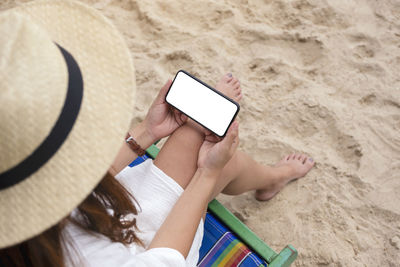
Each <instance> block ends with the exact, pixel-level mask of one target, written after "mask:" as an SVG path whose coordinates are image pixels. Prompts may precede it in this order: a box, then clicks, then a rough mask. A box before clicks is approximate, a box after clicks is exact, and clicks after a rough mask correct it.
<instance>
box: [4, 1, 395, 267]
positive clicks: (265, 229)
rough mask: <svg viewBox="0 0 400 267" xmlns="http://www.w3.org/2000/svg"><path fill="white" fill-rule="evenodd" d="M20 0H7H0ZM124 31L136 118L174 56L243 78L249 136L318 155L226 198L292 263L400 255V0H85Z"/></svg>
mask: <svg viewBox="0 0 400 267" xmlns="http://www.w3.org/2000/svg"><path fill="white" fill-rule="evenodd" d="M21 2H25V1H9V0H5V1H4V0H3V1H1V3H0V9H6V8H9V7H11V6H14V5H16V4H18V3H21ZM83 2H85V3H88V4H89V5H91V6H93V7H95V8H97V9H98V10H100V11H101V12H103V13H104V14H105V15H106V16H107V17H109V18H110V19H111V20H112V21H113V22H114V23H115V24H116V25H117V27H118V28H119V29H120V30H121V31H122V32H123V34H124V36H125V38H126V40H127V42H128V44H129V48H130V51H131V52H132V56H133V58H134V62H135V67H136V78H137V87H138V92H139V93H138V96H137V102H136V103H137V104H136V107H135V111H134V116H135V118H134V120H135V121H138V120H141V119H143V118H144V115H145V112H146V110H147V108H148V107H149V105H150V103H151V101H152V100H153V98H154V96H155V95H156V93H157V92H158V90H159V88H161V86H162V85H163V84H164V83H165V81H166V80H167V79H168V78H173V76H174V74H175V73H176V71H177V70H179V69H185V70H187V71H189V72H191V73H193V74H194V75H196V76H197V77H199V78H200V79H202V80H203V81H205V82H207V83H209V84H215V83H216V81H217V80H218V79H219V77H220V76H221V75H222V74H224V73H226V72H232V73H233V74H234V75H235V76H237V77H238V78H239V79H240V81H241V85H242V88H243V93H244V98H243V100H242V103H241V112H240V116H239V117H240V138H241V144H240V149H241V150H244V151H246V152H248V153H250V154H252V155H253V157H255V158H256V159H257V160H258V161H259V162H261V163H264V164H273V163H275V162H276V161H278V160H279V159H280V158H282V157H283V156H284V155H286V154H288V153H291V152H295V151H299V152H304V153H307V154H309V155H311V156H312V157H313V158H314V159H315V161H316V162H317V165H316V167H314V169H313V170H312V171H311V172H310V173H309V174H308V175H307V176H306V177H305V178H303V179H300V180H298V181H295V182H292V183H290V184H289V185H288V186H287V187H286V188H285V189H284V190H283V191H282V192H280V193H279V194H278V195H277V196H276V197H275V198H273V199H272V200H270V201H268V202H258V201H256V200H255V199H254V196H253V193H248V194H245V195H241V196H236V197H230V196H220V197H218V199H219V200H220V201H221V202H222V203H224V204H225V205H226V206H227V207H228V208H229V209H230V210H231V211H233V212H234V213H235V214H236V215H237V216H238V217H239V218H240V219H241V220H243V221H244V222H245V223H246V224H247V225H248V226H249V227H250V228H251V229H252V230H253V231H254V232H255V233H257V234H258V235H259V236H260V237H261V238H262V239H263V240H265V241H266V242H267V243H268V244H269V245H270V246H271V247H272V248H273V249H274V250H276V251H280V250H281V249H282V248H283V247H284V246H285V245H287V244H289V243H290V244H292V245H294V247H296V248H297V249H298V252H299V256H298V258H297V260H296V261H295V263H294V264H293V266H400V134H399V130H400V2H399V1H395V0H385V1H374V0H358V1H354V0H353V1H350V0H346V1H345V0H332V1H327V0H320V1H317V0H315V1H314V0H309V1H307V0H293V1H288V0H285V1H273V0H265V1H246V0H240V1H211V0H206V1H161V0H156V1H150V0H141V1H130V0H121V1H112V0H99V1H95V0H85V1H83Z"/></svg>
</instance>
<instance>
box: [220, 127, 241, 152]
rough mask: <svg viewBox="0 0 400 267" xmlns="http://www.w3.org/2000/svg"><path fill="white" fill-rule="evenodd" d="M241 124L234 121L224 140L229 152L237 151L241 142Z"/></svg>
mask: <svg viewBox="0 0 400 267" xmlns="http://www.w3.org/2000/svg"><path fill="white" fill-rule="evenodd" d="M238 136H239V122H238V121H234V122H233V123H232V125H231V126H230V127H229V130H228V133H227V135H226V136H225V138H224V140H222V142H223V145H224V146H227V147H228V149H229V150H231V149H236V147H237V145H238V143H239V142H238V141H239V138H238Z"/></svg>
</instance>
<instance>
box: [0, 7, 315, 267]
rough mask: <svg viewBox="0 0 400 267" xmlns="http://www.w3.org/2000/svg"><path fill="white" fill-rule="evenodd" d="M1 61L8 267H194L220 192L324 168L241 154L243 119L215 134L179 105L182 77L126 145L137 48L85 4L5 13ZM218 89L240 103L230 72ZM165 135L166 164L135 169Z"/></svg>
mask: <svg viewBox="0 0 400 267" xmlns="http://www.w3.org/2000/svg"><path fill="white" fill-rule="evenodd" d="M0 69H1V71H0V74H2V77H1V79H0V88H1V90H2V91H1V94H2V97H1V98H0V101H1V103H0V109H1V113H0V114H1V131H0V132H1V139H0V140H1V142H0V151H1V157H2V158H1V160H0V164H1V165H0V203H1V206H0V214H1V215H0V248H1V251H0V265H1V266H54V265H56V266H63V265H67V266H69V265H76V266H82V265H83V266H186V265H189V266H193V265H195V264H196V263H197V259H198V249H199V247H200V244H201V239H202V217H203V216H204V214H205V211H206V208H207V203H208V202H209V201H210V200H211V199H212V198H214V197H215V196H216V195H217V194H218V193H219V192H223V193H227V194H240V193H243V192H245V191H249V190H256V198H257V199H258V200H268V199H270V198H272V197H273V196H274V195H275V194H276V193H277V192H279V191H280V189H282V188H283V187H284V186H285V185H286V184H287V183H288V182H289V181H290V180H293V179H295V178H299V177H302V176H304V175H305V174H306V173H307V172H308V171H309V170H310V169H311V168H312V166H313V165H314V162H313V161H312V159H311V158H308V157H307V156H305V155H302V154H292V155H289V156H287V157H285V158H284V159H282V160H281V161H280V162H279V163H277V164H276V165H275V166H274V167H268V166H262V165H260V164H258V163H256V162H255V161H254V160H252V159H251V158H250V157H249V156H248V155H246V154H244V153H242V152H239V151H236V148H237V145H238V142H239V141H238V123H237V122H235V123H233V124H232V126H231V127H230V129H229V131H228V134H227V136H226V137H225V138H224V139H223V140H217V139H216V138H215V137H213V136H212V135H210V134H209V133H208V132H207V131H204V130H203V129H202V128H201V127H200V126H198V125H197V124H196V123H194V122H192V121H190V120H188V119H187V118H186V117H185V116H183V115H182V114H180V113H179V112H177V111H174V110H172V109H171V108H170V107H169V106H168V105H167V104H166V103H165V101H164V99H165V94H166V92H167V91H168V88H169V86H170V83H171V82H170V81H168V82H167V83H166V84H165V85H164V86H163V88H162V89H161V90H160V92H159V94H158V96H157V97H156V99H155V100H154V102H153V104H152V106H151V107H150V109H149V112H148V114H147V115H146V118H145V119H144V121H143V122H142V123H140V124H139V125H137V126H135V127H133V128H131V129H130V130H129V131H128V134H127V137H126V138H127V139H126V141H125V142H123V141H124V140H123V139H122V138H123V137H124V135H125V131H126V129H128V127H127V125H128V124H129V120H130V119H129V117H130V115H131V114H130V111H129V110H130V109H131V105H132V103H131V101H132V100H131V99H133V94H132V91H134V90H132V89H135V88H134V77H133V73H134V70H133V65H132V63H131V60H130V56H129V51H128V49H127V47H126V45H125V43H124V42H123V40H122V37H121V36H120V35H119V34H118V32H117V31H116V29H115V28H114V26H112V25H111V24H110V23H109V22H108V21H107V20H106V19H105V18H104V17H103V16H102V15H101V14H99V13H98V12H96V11H95V10H93V9H91V8H89V7H86V6H84V5H82V4H79V3H76V2H70V1H54V0H53V1H35V2H33V3H29V4H25V5H21V6H19V7H18V8H17V9H15V10H11V11H7V12H4V13H3V14H1V15H0ZM132 87H133V88H132ZM216 88H217V89H218V90H220V91H222V92H223V93H225V94H226V95H228V96H230V97H231V98H233V99H235V100H236V101H239V100H240V99H241V97H242V95H241V88H240V84H239V82H238V80H237V79H236V78H234V77H232V75H230V74H228V75H225V76H223V77H222V79H221V81H220V82H219V83H218V84H217V86H216ZM166 136H170V137H169V138H168V140H167V142H166V143H165V145H164V146H163V148H162V149H161V151H160V153H159V155H158V157H157V159H156V160H154V162H153V161H151V160H148V161H146V162H144V163H142V164H140V165H139V166H137V167H134V168H129V167H126V166H127V165H128V164H129V163H130V162H132V160H134V159H135V158H136V157H137V156H138V155H139V154H141V153H142V152H143V150H144V149H146V148H147V147H148V146H150V145H151V144H152V143H153V142H154V141H156V140H158V139H160V138H163V137H166ZM121 143H122V147H121ZM118 150H119V152H118ZM115 176H116V178H117V179H115V178H114V177H115ZM133 197H134V198H135V199H136V201H135V200H134V198H133Z"/></svg>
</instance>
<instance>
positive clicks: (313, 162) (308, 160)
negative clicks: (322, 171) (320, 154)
mask: <svg viewBox="0 0 400 267" xmlns="http://www.w3.org/2000/svg"><path fill="white" fill-rule="evenodd" d="M304 165H306V166H308V167H309V168H310V169H311V168H312V167H313V166H314V165H315V161H314V160H313V159H312V158H310V157H308V158H307V159H306V161H305V163H304Z"/></svg>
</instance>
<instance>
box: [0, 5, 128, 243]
mask: <svg viewBox="0 0 400 267" xmlns="http://www.w3.org/2000/svg"><path fill="white" fill-rule="evenodd" d="M16 10H17V12H18V13H21V14H24V15H25V16H27V17H29V18H30V19H31V20H32V21H34V22H35V23H37V24H38V25H39V26H41V27H43V28H44V29H45V30H46V31H47V32H48V34H49V35H50V37H51V39H52V40H53V41H54V42H56V43H58V44H60V45H61V46H62V47H64V48H65V49H66V50H67V51H69V52H70V53H71V54H72V55H73V56H74V58H75V59H76V61H77V62H78V64H79V67H80V69H81V72H82V76H83V80H84V98H83V102H82V106H81V110H80V112H79V115H78V118H77V121H76V123H75V125H74V127H73V129H72V131H71V132H70V134H69V136H68V138H67V139H66V141H65V142H64V143H63V145H62V146H61V148H60V149H59V150H58V151H57V153H56V154H55V155H54V156H53V157H52V158H51V160H50V161H49V162H47V163H46V164H45V165H44V166H43V167H42V168H40V169H39V170H38V171H37V172H35V173H34V174H33V175H31V176H30V177H29V178H28V179H26V180H24V181H23V182H21V183H19V184H17V185H14V186H12V187H10V188H8V189H5V190H1V191H0V203H1V204H0V248H3V247H8V246H11V245H13V244H17V243H19V242H21V241H24V240H27V239H29V238H31V237H34V236H36V235H38V234H40V233H42V232H43V231H44V230H46V229H48V228H50V227H51V226H53V225H55V224H56V223H58V222H59V221H60V220H61V219H62V218H64V217H66V216H68V214H69V213H70V212H71V211H72V210H73V209H74V208H75V207H77V206H78V205H79V204H80V203H81V202H82V201H83V200H84V199H85V197H86V196H87V195H88V194H89V193H90V192H91V191H92V190H93V188H94V187H95V186H96V185H97V184H98V183H99V181H100V180H101V179H102V177H103V176H104V174H105V173H106V171H107V170H108V168H109V167H110V165H111V163H112V162H113V160H114V158H115V156H116V154H117V152H118V151H119V149H120V147H121V145H122V142H123V138H124V135H125V133H126V132H127V130H128V128H129V124H130V119H131V116H132V111H133V99H134V93H135V88H136V86H135V77H134V68H133V64H132V60H131V55H130V53H129V50H128V48H127V46H126V44H125V42H124V40H123V38H122V36H121V35H120V34H119V32H118V31H117V29H116V28H115V27H114V26H113V25H112V24H111V23H110V22H109V21H108V20H107V19H106V18H105V17H104V16H102V15H101V14H100V13H99V12H97V11H96V10H94V9H92V8H90V7H87V6H85V5H83V4H80V3H76V2H70V1H58V0H51V1H34V2H31V3H29V4H25V5H21V6H19V7H18V8H17V9H16ZM6 12H7V11H6ZM14 119H18V118H14ZM26 119H32V120H34V118H33V116H32V118H25V120H26ZM38 127H39V126H38ZM14 130H15V131H14ZM14 130H13V131H14V132H15V133H18V132H21V131H22V132H23V129H14ZM29 138H30V136H24V140H25V142H29ZM18 145H20V144H17V143H16V144H15V149H18ZM1 153H4V152H3V151H2V152H1Z"/></svg>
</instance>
